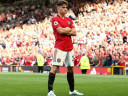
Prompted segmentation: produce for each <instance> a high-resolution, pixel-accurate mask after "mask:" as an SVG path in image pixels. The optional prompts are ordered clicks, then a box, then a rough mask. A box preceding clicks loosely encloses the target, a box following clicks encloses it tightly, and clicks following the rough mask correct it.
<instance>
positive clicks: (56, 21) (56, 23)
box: [52, 18, 61, 29]
mask: <svg viewBox="0 0 128 96" xmlns="http://www.w3.org/2000/svg"><path fill="white" fill-rule="evenodd" d="M52 27H53V28H54V29H56V28H58V27H61V26H60V24H59V22H58V20H57V18H52Z"/></svg>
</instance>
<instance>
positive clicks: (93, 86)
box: [0, 72, 128, 96]
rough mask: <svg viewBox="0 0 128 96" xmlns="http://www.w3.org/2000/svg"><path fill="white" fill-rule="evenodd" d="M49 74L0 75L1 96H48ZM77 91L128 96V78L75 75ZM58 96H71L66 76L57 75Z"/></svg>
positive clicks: (92, 95)
mask: <svg viewBox="0 0 128 96" xmlns="http://www.w3.org/2000/svg"><path fill="white" fill-rule="evenodd" d="M47 82H48V74H41V73H3V72H1V73H0V96H47ZM75 89H77V90H79V91H80V92H82V93H84V94H85V95H84V96H121V95H122V96H127V92H128V76H111V75H82V74H75ZM54 90H55V93H56V95H57V96H69V94H68V93H69V87H68V83H67V80H66V74H57V75H56V80H55V83H54Z"/></svg>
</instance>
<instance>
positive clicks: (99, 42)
mask: <svg viewBox="0 0 128 96" xmlns="http://www.w3.org/2000/svg"><path fill="white" fill-rule="evenodd" d="M71 4H72V3H71ZM71 4H70V6H72V5H71ZM80 5H81V3H80V4H79V3H77V4H76V6H72V7H71V8H70V9H69V11H68V14H67V16H69V17H70V18H72V19H73V22H74V25H75V27H76V30H77V36H75V37H72V40H73V44H74V53H75V62H74V63H75V66H77V65H78V64H79V61H80V58H81V56H82V54H86V55H88V57H89V58H90V63H91V65H92V66H112V65H121V66H125V64H127V62H128V3H127V1H126V0H125V1H123V0H121V1H116V0H113V2H111V3H107V2H106V1H105V0H104V1H103V2H101V3H98V4H96V3H86V2H85V3H82V7H81V6H80ZM76 9H77V10H76ZM56 14H57V13H56V11H55V9H54V10H53V9H52V7H48V8H47V9H44V8H43V6H41V5H38V4H37V5H33V6H26V5H25V6H22V7H21V8H18V9H17V8H14V7H13V8H12V9H10V10H4V11H3V12H2V13H1V14H0V25H1V26H0V27H1V28H0V38H1V39H0V65H11V64H18V65H34V64H36V56H37V54H38V53H41V54H42V55H43V56H44V58H45V62H46V63H45V64H46V65H50V64H51V60H52V54H53V48H54V41H55V39H54V35H53V30H52V26H51V18H52V17H53V16H55V15H56Z"/></svg>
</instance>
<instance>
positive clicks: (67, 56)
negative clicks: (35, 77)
mask: <svg viewBox="0 0 128 96" xmlns="http://www.w3.org/2000/svg"><path fill="white" fill-rule="evenodd" d="M67 7H68V2H67V1H65V0H60V1H58V2H57V10H58V15H57V16H56V17H53V18H52V27H53V31H54V35H55V39H56V41H55V46H54V53H53V62H52V67H51V71H50V73H49V79H48V96H56V95H55V94H54V92H53V83H54V80H55V75H56V72H57V69H58V68H59V66H63V62H65V64H66V66H67V81H68V84H69V88H70V91H69V94H70V95H83V94H82V93H79V92H78V91H76V90H74V73H73V66H74V54H73V43H72V39H71V36H76V30H75V27H74V25H73V21H72V20H71V19H70V18H68V17H66V16H65V15H66V13H67V11H68V9H67Z"/></svg>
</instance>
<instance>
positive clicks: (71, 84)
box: [67, 66, 74, 92]
mask: <svg viewBox="0 0 128 96" xmlns="http://www.w3.org/2000/svg"><path fill="white" fill-rule="evenodd" d="M67 81H68V84H69V89H70V91H71V92H72V91H74V73H73V67H70V66H68V67H67Z"/></svg>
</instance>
